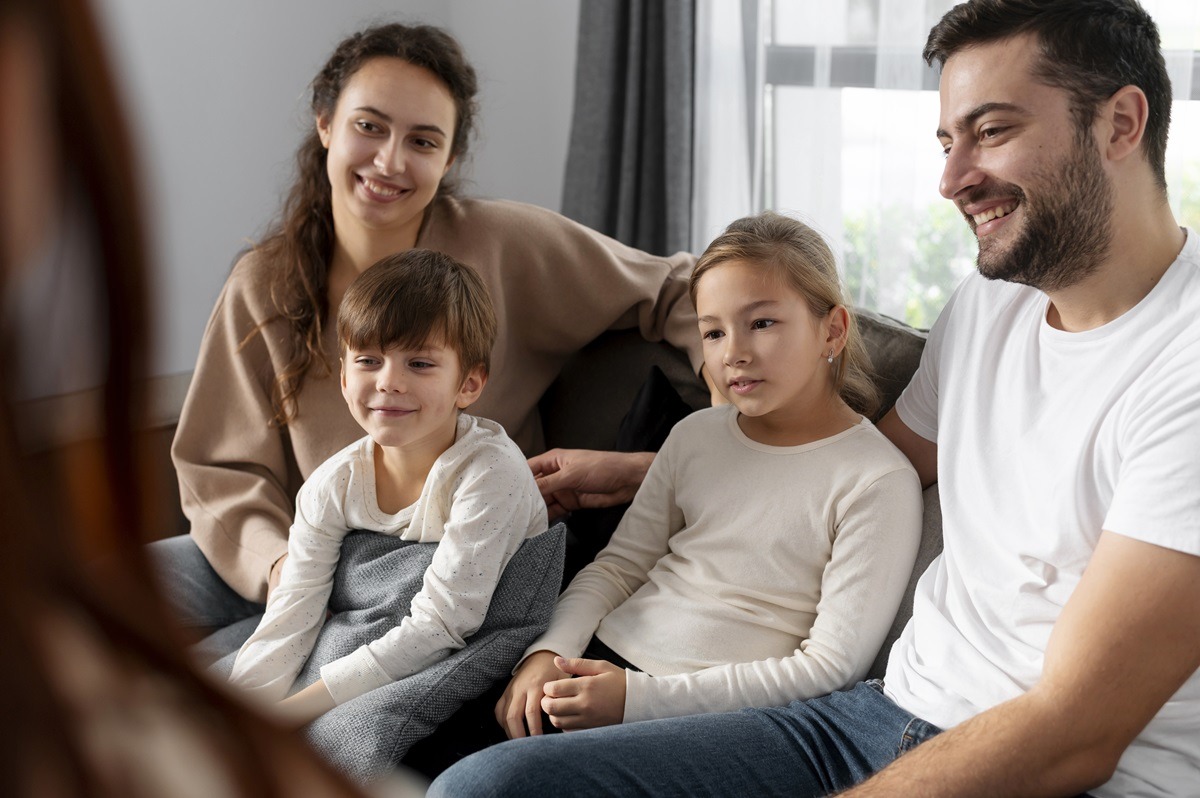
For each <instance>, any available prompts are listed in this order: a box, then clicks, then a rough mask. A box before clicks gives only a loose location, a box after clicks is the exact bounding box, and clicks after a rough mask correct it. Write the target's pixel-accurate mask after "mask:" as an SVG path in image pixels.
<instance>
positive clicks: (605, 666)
mask: <svg viewBox="0 0 1200 798" xmlns="http://www.w3.org/2000/svg"><path fill="white" fill-rule="evenodd" d="M554 665H555V666H556V667H558V668H560V669H561V670H563V671H564V672H566V673H569V674H571V675H572V676H574V677H575V678H574V679H561V680H559V681H557V682H550V684H548V685H546V688H545V689H546V697H545V698H543V699H542V709H544V710H545V711H546V714H547V715H549V716H550V722H551V723H553V724H554V726H555V728H558V729H562V730H563V731H572V730H575V729H594V728H596V727H597V726H612V725H614V724H617V723H620V722H621V721H623V720H624V719H625V669H624V668H618V667H617V666H616V665H613V664H612V663H611V662H605V661H604V660H602V659H566V658H564V657H555V658H554Z"/></svg>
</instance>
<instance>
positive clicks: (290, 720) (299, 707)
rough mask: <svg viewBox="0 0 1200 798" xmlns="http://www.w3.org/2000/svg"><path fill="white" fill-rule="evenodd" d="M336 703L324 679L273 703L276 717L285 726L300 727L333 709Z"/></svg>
mask: <svg viewBox="0 0 1200 798" xmlns="http://www.w3.org/2000/svg"><path fill="white" fill-rule="evenodd" d="M335 706H337V704H336V703H335V702H334V700H333V696H332V695H330V694H329V688H328V687H326V686H325V680H324V679H317V680H316V681H315V682H313V683H312V684H310V685H309V686H308V687H305V688H304V689H303V690H301V691H300V692H298V693H296V694H295V695H292V696H288V697H287V698H285V699H283V700H282V701H280V702H279V703H278V704H276V705H275V711H274V713H273V714H274V715H275V717H276V719H278V720H279V721H280V722H282V723H283V724H284V725H286V726H290V727H292V728H296V729H298V728H300V727H301V726H305V725H307V724H309V723H311V722H312V721H314V720H316V719H317V718H319V717H321V716H322V715H324V714H325V713H326V712H328V711H329V710H331V709H333V708H334V707H335Z"/></svg>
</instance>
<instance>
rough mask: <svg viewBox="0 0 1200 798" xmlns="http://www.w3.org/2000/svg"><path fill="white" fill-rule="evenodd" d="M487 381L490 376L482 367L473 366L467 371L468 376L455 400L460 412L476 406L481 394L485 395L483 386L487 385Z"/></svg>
mask: <svg viewBox="0 0 1200 798" xmlns="http://www.w3.org/2000/svg"><path fill="white" fill-rule="evenodd" d="M487 380H488V375H487V372H486V371H484V369H483V366H482V365H478V366H472V367H471V368H470V369H468V370H467V376H465V377H463V381H462V387H461V388H459V389H458V396H457V397H456V398H455V400H454V404H455V405H456V406H457V407H458V409H459V410H466V409H467V408H468V407H470V406H471V405H473V404H475V400H476V399H478V398H479V394H481V393H483V386H485V385H487Z"/></svg>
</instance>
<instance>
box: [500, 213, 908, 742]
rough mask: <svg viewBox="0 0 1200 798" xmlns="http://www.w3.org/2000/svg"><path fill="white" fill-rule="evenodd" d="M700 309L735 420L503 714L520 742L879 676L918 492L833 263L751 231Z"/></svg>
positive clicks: (628, 538)
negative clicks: (877, 664) (880, 422)
mask: <svg viewBox="0 0 1200 798" xmlns="http://www.w3.org/2000/svg"><path fill="white" fill-rule="evenodd" d="M691 294H692V298H693V300H694V301H695V303H696V309H697V313H698V315H699V325H700V334H701V337H702V339H703V347H704V363H705V367H706V369H707V371H708V374H709V376H710V377H711V379H712V380H713V382H714V383H715V384H716V387H717V389H718V390H719V391H720V392H721V394H722V395H723V396H724V397H725V398H727V399H728V400H729V404H728V405H724V406H720V407H714V408H711V409H708V410H702V411H700V412H698V413H695V414H693V415H692V416H690V417H689V418H687V419H685V420H684V421H682V422H680V423H679V424H678V425H677V426H676V427H675V429H674V431H672V433H671V436H670V438H669V439H668V440H667V442H666V444H665V445H664V447H663V449H662V451H661V452H660V453H659V455H658V456H657V457H656V458H655V460H654V464H653V466H652V467H651V469H650V472H649V473H648V474H647V476H646V481H645V482H644V483H643V485H642V488H641V489H640V490H639V491H638V494H637V496H636V498H635V499H634V502H633V505H632V507H631V508H630V509H629V511H628V512H627V513H626V515H625V518H624V520H623V521H622V522H621V525H620V526H619V527H618V528H617V531H616V532H615V533H614V535H613V538H612V542H611V543H610V544H609V546H608V547H607V548H606V549H604V550H603V551H602V552H601V553H600V554H599V555H597V557H596V560H595V562H593V563H592V564H591V565H589V566H587V567H586V568H584V569H583V570H582V571H581V572H580V573H579V575H578V576H576V578H575V579H574V580H573V581H572V582H571V584H570V586H569V587H568V588H567V590H566V591H565V592H564V593H563V595H562V597H561V598H560V599H559V602H558V604H557V606H556V607H555V612H554V618H553V620H552V621H551V624H550V628H549V629H548V630H547V632H546V634H545V635H543V637H542V638H541V639H540V640H538V641H537V642H536V643H534V645H532V646H531V647H530V648H529V650H528V651H527V652H526V659H525V660H524V662H523V663H522V664H521V665H520V666H519V667H518V669H517V670H516V672H515V676H514V677H513V679H512V681H511V683H510V684H509V686H508V689H507V690H506V692H505V694H504V696H503V697H502V698H501V700H500V702H499V703H498V704H497V707H496V715H497V720H498V721H499V722H500V724H501V725H502V726H504V727H505V730H506V732H507V733H508V735H509V736H510V737H521V736H524V735H525V733H526V731H528V733H530V734H540V733H541V731H542V721H541V712H542V711H543V710H544V711H545V712H546V714H547V715H549V718H550V722H551V723H552V724H553V725H554V726H555V727H557V728H560V729H580V728H588V727H594V726H603V725H607V724H612V723H620V722H630V721H636V720H645V719H649V718H663V717H671V716H677V715H688V714H695V713H699V712H720V711H727V710H732V709H737V708H741V707H747V706H774V705H779V704H786V703H788V702H789V701H792V700H795V699H797V698H807V697H810V696H815V695H820V694H823V693H828V692H830V691H832V690H836V689H838V688H841V687H843V686H844V685H846V684H848V683H851V682H854V681H856V680H859V679H861V678H862V677H863V676H864V675H865V674H866V672H867V670H868V668H869V667H870V665H871V662H872V661H873V659H874V657H875V655H876V653H877V652H878V650H879V646H880V645H881V644H882V642H883V639H884V637H885V635H886V633H887V629H888V627H889V625H890V624H891V622H892V619H893V617H894V616H895V614H896V609H897V607H898V606H899V602H900V597H901V595H902V593H903V590H904V587H905V585H906V584H907V582H908V578H909V575H910V573H911V571H912V565H913V560H914V558H915V556H916V550H917V544H918V542H919V537H920V526H921V487H920V484H919V483H918V480H917V476H916V473H915V472H914V471H913V469H912V467H911V466H910V465H909V463H908V460H907V459H906V458H905V457H904V455H903V454H901V453H900V451H899V450H897V449H896V448H895V447H893V446H892V444H891V443H890V442H888V441H887V439H885V438H884V437H883V435H882V434H881V433H879V432H878V431H877V430H876V429H875V428H874V427H873V426H872V425H871V423H870V422H869V421H868V420H867V419H866V418H864V417H863V415H861V414H863V413H871V412H872V411H873V410H874V409H875V405H876V403H877V399H876V395H875V390H874V387H873V386H872V384H871V383H870V381H869V378H868V377H867V374H866V367H867V361H866V355H865V352H864V350H863V348H862V345H861V343H860V341H859V340H858V338H857V335H856V332H855V327H854V321H853V317H852V316H851V315H850V313H849V311H848V310H847V309H846V307H845V304H844V302H843V299H842V295H841V290H840V286H839V284H838V277H837V271H836V267H835V265H834V260H833V255H832V253H831V252H830V251H829V248H828V247H827V246H826V245H825V243H824V241H822V240H821V238H820V236H818V235H817V234H816V233H815V232H814V231H813V230H811V229H810V228H808V227H807V226H805V225H803V224H801V223H800V222H797V221H795V220H792V219H789V218H786V217H784V216H780V215H777V214H774V213H765V214H762V215H761V216H755V217H749V218H746V219H742V220H740V221H737V222H734V223H733V224H732V225H730V226H729V228H728V229H727V230H726V231H725V233H724V234H723V235H721V236H720V237H719V238H717V239H716V240H715V241H714V242H713V243H712V245H711V246H709V248H708V249H707V250H706V251H705V253H704V254H703V255H702V256H701V257H700V260H699V262H698V264H697V266H696V269H695V271H694V272H693V274H692V278H691ZM589 640H590V641H591V642H590V644H589ZM581 654H583V656H584V657H586V658H585V659H578V657H580V655H581ZM605 660H608V661H605ZM614 661H615V662H617V663H618V664H624V667H623V668H622V667H617V666H616V665H614V664H612V663H613V662H614ZM573 676H574V677H577V678H571V677H573Z"/></svg>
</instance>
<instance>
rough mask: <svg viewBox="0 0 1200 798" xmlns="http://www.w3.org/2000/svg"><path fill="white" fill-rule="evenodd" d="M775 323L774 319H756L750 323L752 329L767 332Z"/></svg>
mask: <svg viewBox="0 0 1200 798" xmlns="http://www.w3.org/2000/svg"><path fill="white" fill-rule="evenodd" d="M774 323H775V320H774V319H755V320H754V321H752V322H750V329H752V330H765V329H767V328H768V327H770V326H771V325H772V324H774Z"/></svg>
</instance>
